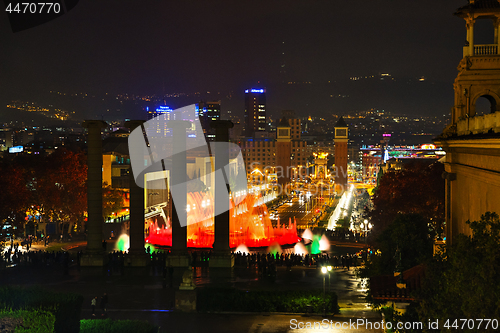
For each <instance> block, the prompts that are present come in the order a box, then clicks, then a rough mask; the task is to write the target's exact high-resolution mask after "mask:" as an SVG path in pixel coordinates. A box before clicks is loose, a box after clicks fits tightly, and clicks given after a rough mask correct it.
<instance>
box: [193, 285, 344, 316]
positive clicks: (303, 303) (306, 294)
mask: <svg viewBox="0 0 500 333" xmlns="http://www.w3.org/2000/svg"><path fill="white" fill-rule="evenodd" d="M197 299H198V303H197V309H198V311H242V312H292V313H306V312H314V313H322V312H323V304H325V307H326V312H327V313H333V314H338V313H340V311H339V310H340V309H339V306H338V303H337V295H336V294H335V293H327V294H326V301H325V303H323V302H324V298H323V291H320V290H311V291H292V290H282V291H280V290H274V291H242V290H236V289H215V288H205V289H199V290H198V295H197Z"/></svg>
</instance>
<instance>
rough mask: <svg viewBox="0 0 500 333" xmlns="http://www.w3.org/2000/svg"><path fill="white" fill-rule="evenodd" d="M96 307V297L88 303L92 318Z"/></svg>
mask: <svg viewBox="0 0 500 333" xmlns="http://www.w3.org/2000/svg"><path fill="white" fill-rule="evenodd" d="M96 305H97V296H96V297H94V298H92V301H90V306H91V307H92V316H93V317H95V307H96Z"/></svg>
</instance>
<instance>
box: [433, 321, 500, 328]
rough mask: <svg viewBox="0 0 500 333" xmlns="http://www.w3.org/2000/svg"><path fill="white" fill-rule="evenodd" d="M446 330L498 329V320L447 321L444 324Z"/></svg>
mask: <svg viewBox="0 0 500 333" xmlns="http://www.w3.org/2000/svg"><path fill="white" fill-rule="evenodd" d="M443 326H444V328H447V329H460V330H464V329H471V330H472V329H481V328H483V329H488V328H490V329H494V330H496V329H498V320H497V319H455V321H451V320H450V319H448V320H446V322H445V323H444V325H443Z"/></svg>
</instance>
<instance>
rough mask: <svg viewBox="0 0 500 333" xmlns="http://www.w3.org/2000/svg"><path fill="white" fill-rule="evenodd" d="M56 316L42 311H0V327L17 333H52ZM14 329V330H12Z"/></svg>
mask: <svg viewBox="0 0 500 333" xmlns="http://www.w3.org/2000/svg"><path fill="white" fill-rule="evenodd" d="M55 321H56V319H55V317H54V315H53V314H52V313H50V312H47V311H40V310H7V309H5V310H0V327H2V326H3V325H5V329H7V330H8V331H9V332H15V333H52V332H54V323H55ZM12 329H14V330H12Z"/></svg>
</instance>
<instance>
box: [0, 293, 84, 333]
mask: <svg viewBox="0 0 500 333" xmlns="http://www.w3.org/2000/svg"><path fill="white" fill-rule="evenodd" d="M82 304H83V296H81V295H77V294H73V293H57V292H53V291H49V290H45V289H41V288H38V287H36V288H21V287H3V288H0V308H10V309H13V310H20V309H25V310H31V309H34V310H42V311H48V312H51V313H52V314H53V315H54V316H55V324H54V331H55V332H56V333H78V332H79V331H80V313H81V308H82Z"/></svg>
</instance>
